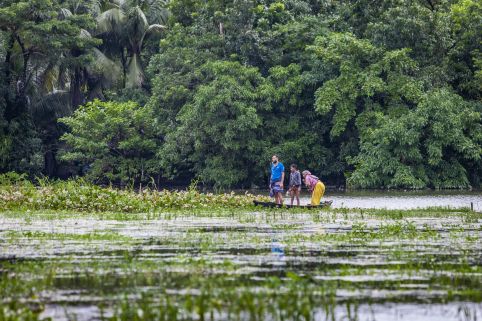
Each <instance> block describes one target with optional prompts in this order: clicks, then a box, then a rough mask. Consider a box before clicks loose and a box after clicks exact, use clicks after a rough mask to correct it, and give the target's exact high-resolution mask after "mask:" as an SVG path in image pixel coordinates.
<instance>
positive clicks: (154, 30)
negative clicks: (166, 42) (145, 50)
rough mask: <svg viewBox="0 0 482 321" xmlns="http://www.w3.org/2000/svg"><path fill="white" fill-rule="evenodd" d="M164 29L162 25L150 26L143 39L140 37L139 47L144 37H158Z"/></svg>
mask: <svg viewBox="0 0 482 321" xmlns="http://www.w3.org/2000/svg"><path fill="white" fill-rule="evenodd" d="M165 29H166V27H165V26H163V25H159V24H154V25H150V26H149V27H148V28H147V30H146V32H145V33H144V37H142V40H141V41H140V47H142V44H143V42H144V39H145V38H146V37H154V36H160V35H161V34H162V32H163V31H164V30H165Z"/></svg>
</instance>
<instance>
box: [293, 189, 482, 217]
mask: <svg viewBox="0 0 482 321" xmlns="http://www.w3.org/2000/svg"><path fill="white" fill-rule="evenodd" d="M324 200H333V205H332V207H334V208H379V209H382V208H386V209H415V208H427V207H452V208H461V207H469V208H470V206H471V203H472V205H473V208H474V210H475V211H479V212H482V191H346V192H340V191H330V190H328V191H326V193H325V196H324ZM289 201H290V199H289V196H286V197H285V202H289ZM300 202H301V204H309V202H310V195H309V193H308V192H305V191H303V192H302V194H301V197H300Z"/></svg>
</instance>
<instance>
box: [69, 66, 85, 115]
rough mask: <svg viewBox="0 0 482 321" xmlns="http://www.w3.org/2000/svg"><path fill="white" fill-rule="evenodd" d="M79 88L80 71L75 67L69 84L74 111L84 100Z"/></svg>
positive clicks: (80, 84) (80, 85)
mask: <svg viewBox="0 0 482 321" xmlns="http://www.w3.org/2000/svg"><path fill="white" fill-rule="evenodd" d="M81 87H82V69H81V68H80V67H76V68H75V71H74V74H73V76H72V81H71V84H70V93H71V97H72V108H74V109H75V108H77V107H78V106H80V105H82V103H83V100H84V97H83V94H82V89H81Z"/></svg>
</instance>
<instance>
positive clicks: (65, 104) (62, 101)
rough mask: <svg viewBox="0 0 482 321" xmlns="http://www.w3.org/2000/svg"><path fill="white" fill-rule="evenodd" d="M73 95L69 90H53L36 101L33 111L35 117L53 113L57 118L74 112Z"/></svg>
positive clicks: (32, 107) (33, 104)
mask: <svg viewBox="0 0 482 321" xmlns="http://www.w3.org/2000/svg"><path fill="white" fill-rule="evenodd" d="M72 111H73V110H72V104H71V96H70V92H69V91H68V90H53V91H51V92H49V93H47V94H46V95H43V96H42V98H41V99H39V100H37V101H34V102H33V103H32V106H31V112H32V115H33V116H34V118H42V117H43V116H45V115H46V114H50V113H53V114H54V115H55V117H56V118H59V117H65V116H68V115H70V114H72Z"/></svg>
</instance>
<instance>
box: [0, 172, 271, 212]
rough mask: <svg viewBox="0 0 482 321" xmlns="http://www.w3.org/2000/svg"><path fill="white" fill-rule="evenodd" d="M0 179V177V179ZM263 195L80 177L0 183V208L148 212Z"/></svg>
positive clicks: (232, 203)
mask: <svg viewBox="0 0 482 321" xmlns="http://www.w3.org/2000/svg"><path fill="white" fill-rule="evenodd" d="M0 181H1V180H0ZM255 199H258V200H265V201H267V200H268V198H267V197H265V196H259V195H253V194H249V193H245V194H243V195H237V194H235V193H234V192H231V193H223V194H213V193H207V194H203V193H200V192H198V191H196V190H193V189H189V190H186V191H177V190H175V191H170V190H161V191H158V190H153V189H143V190H141V191H139V192H136V191H133V190H122V189H116V188H112V187H99V186H96V185H93V184H90V183H88V182H86V181H84V180H81V179H78V180H69V181H53V182H47V183H45V182H43V183H42V184H40V185H39V186H36V185H34V184H33V183H30V182H28V181H24V180H21V181H16V182H13V184H4V185H0V209H1V210H14V209H33V210H42V209H50V210H75V211H94V212H102V211H118V212H129V213H135V212H149V211H158V210H162V209H176V208H177V209H180V208H184V209H190V208H192V209H195V208H203V207H206V206H208V205H209V206H210V207H221V208H223V207H250V206H252V204H253V200H255Z"/></svg>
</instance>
